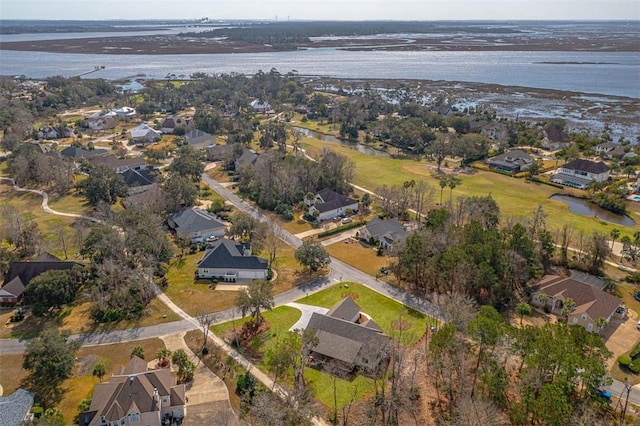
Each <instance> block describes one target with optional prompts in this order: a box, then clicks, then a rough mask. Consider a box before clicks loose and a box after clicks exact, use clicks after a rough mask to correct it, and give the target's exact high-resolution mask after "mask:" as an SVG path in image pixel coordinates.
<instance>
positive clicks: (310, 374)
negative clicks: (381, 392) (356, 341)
mask: <svg viewBox="0 0 640 426" xmlns="http://www.w3.org/2000/svg"><path fill="white" fill-rule="evenodd" d="M304 377H305V378H306V379H307V383H309V385H310V386H311V387H312V388H313V390H314V392H315V398H316V399H317V400H318V401H320V402H321V403H322V404H323V405H324V406H325V407H327V409H328V410H333V380H334V376H332V375H330V374H327V373H323V372H322V371H319V370H315V369H313V368H307V369H305V371H304ZM335 381H336V400H337V401H336V402H337V404H336V405H337V406H338V410H340V409H341V408H342V407H344V406H345V405H347V404H349V403H350V402H351V399H352V398H353V400H354V401H359V400H361V399H362V398H364V397H365V396H367V395H369V394H370V393H371V392H373V390H374V382H373V380H372V379H370V378H368V377H365V376H362V375H357V376H356V377H355V378H354V379H353V380H351V381H349V380H344V379H340V378H338V377H335ZM354 391H355V398H354Z"/></svg>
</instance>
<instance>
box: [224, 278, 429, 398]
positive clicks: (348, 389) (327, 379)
mask: <svg viewBox="0 0 640 426" xmlns="http://www.w3.org/2000/svg"><path fill="white" fill-rule="evenodd" d="M346 295H349V296H351V297H355V298H356V303H358V305H360V307H361V308H362V311H363V312H364V313H366V314H368V315H370V316H371V317H372V318H373V319H374V320H375V321H376V322H377V323H378V324H379V325H380V326H381V327H382V328H383V329H384V330H385V332H387V333H389V334H390V335H392V336H393V337H395V338H400V339H401V340H402V341H404V342H405V343H406V344H413V343H415V342H416V341H417V340H418V339H419V338H420V337H421V336H422V334H423V333H424V330H425V329H426V327H427V324H435V323H436V321H435V320H434V319H432V318H429V317H427V316H425V315H423V314H422V313H420V312H417V311H415V310H413V309H410V308H407V307H405V306H404V305H402V304H400V303H398V302H395V301H393V300H391V299H389V298H387V297H384V296H382V295H380V294H378V293H376V292H374V291H372V290H369V289H368V288H367V287H364V286H363V285H360V284H356V283H343V284H336V285H334V286H332V287H330V288H327V289H325V290H322V291H320V292H318V293H315V294H313V295H311V296H307V297H304V298H302V299H299V300H297V302H299V303H305V304H309V305H316V306H323V307H326V308H329V307H331V306H333V305H334V304H335V303H336V302H338V301H339V300H341V298H342V297H343V296H346ZM299 317H300V312H299V311H298V310H296V309H294V308H290V307H287V306H280V307H278V308H276V309H274V310H272V311H268V312H265V313H264V318H265V320H266V321H268V322H269V324H270V326H271V327H270V329H269V330H268V331H266V332H264V333H262V334H261V335H260V336H258V338H256V339H254V340H255V342H254V343H252V345H251V349H252V350H253V351H254V352H257V353H260V354H265V353H266V352H268V351H269V349H271V348H273V347H274V345H275V344H276V342H277V341H278V339H279V338H281V337H283V336H284V335H285V334H286V333H287V331H288V330H289V328H290V327H291V326H292V325H293V324H295V322H296V321H297V320H298V318H299ZM248 320H249V319H248V318H244V319H242V320H238V321H235V322H233V321H232V322H227V323H224V324H219V325H216V326H214V327H213V328H212V330H213V332H214V333H216V334H219V335H222V336H226V337H231V334H232V330H233V328H234V327H235V328H236V329H238V330H239V329H240V327H241V326H242V324H244V323H245V322H247V321H248ZM400 328H401V329H402V330H399V329H400ZM256 364H257V365H258V367H259V368H260V369H261V370H263V371H267V368H266V365H265V361H264V359H262V358H258V359H257V362H256ZM305 377H306V378H307V380H308V382H309V384H310V385H311V387H312V388H313V390H314V392H315V396H316V399H317V400H318V401H320V402H321V403H322V404H324V405H325V406H326V407H327V408H333V404H334V394H333V382H334V377H333V376H331V375H329V374H326V373H324V372H321V371H318V370H315V369H312V368H307V369H306V370H305ZM284 380H291V378H287V379H284ZM335 384H336V394H337V405H338V408H342V407H343V406H345V405H346V404H348V403H349V402H351V399H352V397H353V394H354V392H355V400H356V401H357V400H360V399H362V398H363V397H365V396H366V395H368V394H370V393H371V392H372V391H373V389H374V382H373V380H372V379H369V378H366V377H364V376H361V375H358V376H356V377H355V378H354V379H353V380H351V381H348V380H343V379H338V378H336V379H335Z"/></svg>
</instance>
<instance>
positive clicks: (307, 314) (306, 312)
mask: <svg viewBox="0 0 640 426" xmlns="http://www.w3.org/2000/svg"><path fill="white" fill-rule="evenodd" d="M286 306H290V307H292V308H296V309H297V310H299V311H300V312H302V315H301V316H300V319H299V320H298V321H296V323H295V324H293V325H292V326H291V328H290V329H289V331H293V330H304V329H305V328H307V324H309V320H310V319H311V315H312V314H313V313H314V312H317V313H319V314H326V313H327V312H329V310H328V309H327V308H321V307H320V306H313V305H304V304H302V303H294V302H291V303H287V304H286Z"/></svg>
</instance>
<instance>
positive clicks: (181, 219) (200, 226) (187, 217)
mask: <svg viewBox="0 0 640 426" xmlns="http://www.w3.org/2000/svg"><path fill="white" fill-rule="evenodd" d="M167 223H168V224H169V228H170V229H172V230H173V231H175V232H176V234H177V235H178V236H179V237H182V238H188V239H190V240H191V241H193V242H202V241H204V240H206V239H207V238H209V237H222V236H223V235H224V234H225V233H226V232H227V228H226V227H225V225H224V223H222V222H220V221H219V220H218V218H217V217H216V216H214V215H213V214H211V213H209V212H207V211H205V210H200V209H196V208H194V207H187V208H185V209H182V210H180V211H179V212H177V213H174V214H172V215H170V216H169V217H168V218H167Z"/></svg>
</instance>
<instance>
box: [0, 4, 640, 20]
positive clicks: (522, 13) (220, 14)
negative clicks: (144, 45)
mask: <svg viewBox="0 0 640 426" xmlns="http://www.w3.org/2000/svg"><path fill="white" fill-rule="evenodd" d="M276 16H277V17H278V20H286V19H287V17H289V19H291V20H294V19H328V20H367V19H378V20H380V19H390V20H455V19H463V20H473V19H476V20H485V19H495V20H502V19H576V20H581V19H593V20H599V19H603V20H606V19H625V20H637V19H640V0H385V1H382V0H322V1H320V0H260V1H258V0H255V1H250V0H0V17H1V18H2V19H93V20H99V19H171V18H174V19H184V18H186V19H197V18H202V17H209V18H210V19H232V18H239V19H275V17H276Z"/></svg>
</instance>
